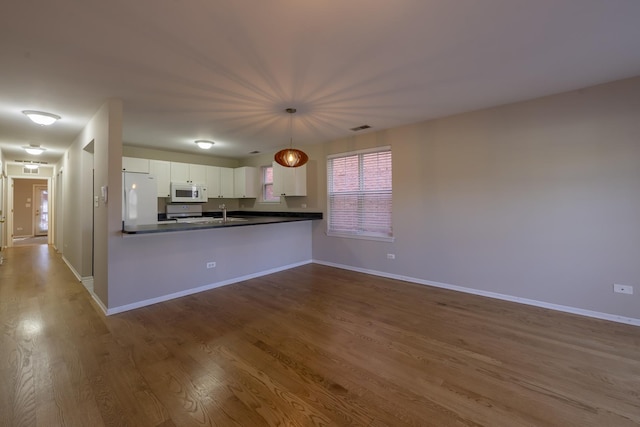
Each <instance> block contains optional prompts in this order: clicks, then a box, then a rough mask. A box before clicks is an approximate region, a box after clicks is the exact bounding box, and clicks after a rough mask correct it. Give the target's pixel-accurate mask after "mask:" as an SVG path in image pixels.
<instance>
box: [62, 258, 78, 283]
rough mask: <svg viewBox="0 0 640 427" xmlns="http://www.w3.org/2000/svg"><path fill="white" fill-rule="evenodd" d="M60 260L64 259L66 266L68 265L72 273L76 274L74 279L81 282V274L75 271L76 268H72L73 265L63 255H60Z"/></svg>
mask: <svg viewBox="0 0 640 427" xmlns="http://www.w3.org/2000/svg"><path fill="white" fill-rule="evenodd" d="M62 261H64V263H65V264H67V267H69V270H71V272H72V273H73V275H74V276H76V279H78V282H82V276H80V274H79V273H78V272H77V271H76V269H75V268H73V265H71V263H70V262H69V261H68V260H67V259H66V258H65V257H64V255H62Z"/></svg>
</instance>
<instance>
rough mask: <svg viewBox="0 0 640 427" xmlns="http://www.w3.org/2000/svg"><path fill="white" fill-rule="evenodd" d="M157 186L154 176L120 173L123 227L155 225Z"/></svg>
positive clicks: (156, 220) (156, 216) (156, 219)
mask: <svg viewBox="0 0 640 427" xmlns="http://www.w3.org/2000/svg"><path fill="white" fill-rule="evenodd" d="M157 196H158V186H157V184H156V177H155V175H149V174H148V173H136V172H123V173H122V221H123V222H124V225H125V226H132V225H133V226H135V225H145V224H157V222H158V198H157Z"/></svg>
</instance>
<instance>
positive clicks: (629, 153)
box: [310, 78, 640, 319]
mask: <svg viewBox="0 0 640 427" xmlns="http://www.w3.org/2000/svg"><path fill="white" fill-rule="evenodd" d="M639 99H640V78H634V79H629V80H624V81H619V82H614V83H611V84H607V85H601V86H597V87H592V88H587V89H584V90H579V91H575V92H571V93H566V94H560V95H556V96H550V97H545V98H541V99H537V100H533V101H529V102H523V103H518V104H513V105H508V106H503V107H499V108H492V109H486V110H482V111H477V112H472V113H468V114H462V115H458V116H454V117H449V118H444V119H440V120H432V121H427V122H423V123H418V124H414V125H411V126H405V127H401V128H397V129H391V130H388V131H380V132H373V133H369V134H365V135H361V136H358V137H353V138H348V139H343V140H339V141H334V142H332V143H329V144H326V145H323V146H322V147H319V148H318V147H314V148H313V150H310V151H311V153H312V154H313V156H314V159H315V160H317V161H318V165H319V166H318V170H319V171H321V175H320V177H321V178H320V181H319V188H318V195H319V197H320V198H321V200H320V202H319V203H320V204H321V205H322V206H325V205H326V177H323V175H322V173H323V172H322V171H324V170H326V166H325V158H326V155H327V154H332V153H339V152H345V151H350V150H354V149H358V148H365V147H371V146H383V145H391V146H392V152H393V191H394V197H393V225H394V235H395V242H393V243H384V242H373V241H363V240H352V239H342V238H335V237H328V236H326V235H325V228H326V224H325V223H324V221H323V223H322V224H320V223H318V224H317V225H316V226H314V232H313V257H314V259H316V260H320V261H324V262H330V263H336V264H343V265H347V266H350V267H356V268H362V269H369V270H376V271H379V272H384V273H389V274H397V275H403V276H408V277H411V278H416V279H420V280H423V281H434V282H440V283H444V284H449V285H457V286H463V287H468V288H473V289H477V290H481V291H487V292H495V293H500V294H506V295H511V296H516V297H521V298H528V299H533V300H537V301H541V302H547V303H553V304H560V305H565V306H570V307H576V308H580V309H585V310H592V311H597V312H601V313H609V314H614V315H619V316H624V317H630V318H636V319H639V318H640V262H639V261H638V260H640V225H639V222H638V219H639V218H640V190H639V189H640V166H639V160H640V120H639V119H640V102H638V100H639ZM325 216H326V212H325ZM387 253H395V254H396V259H395V260H388V259H387V258H386V254H387ZM613 283H621V284H627V285H635V289H636V294H635V295H633V296H623V295H620V294H614V293H613V292H612V284H613Z"/></svg>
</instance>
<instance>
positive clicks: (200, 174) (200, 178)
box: [171, 162, 207, 184]
mask: <svg viewBox="0 0 640 427" xmlns="http://www.w3.org/2000/svg"><path fill="white" fill-rule="evenodd" d="M206 168H207V167H206V166H205V165H192V164H190V163H178V162H171V181H173V182H188V183H192V184H206V182H207V177H206Z"/></svg>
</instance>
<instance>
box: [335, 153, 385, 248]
mask: <svg viewBox="0 0 640 427" xmlns="http://www.w3.org/2000/svg"><path fill="white" fill-rule="evenodd" d="M327 190H328V197H327V199H328V203H329V206H328V212H329V215H328V216H329V218H328V230H327V234H329V235H332V236H345V237H356V238H367V239H377V240H387V241H390V240H393V230H392V227H391V207H392V203H391V202H392V193H391V147H381V148H377V149H375V150H363V151H356V152H351V153H343V154H338V155H332V156H329V157H328V158H327Z"/></svg>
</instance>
